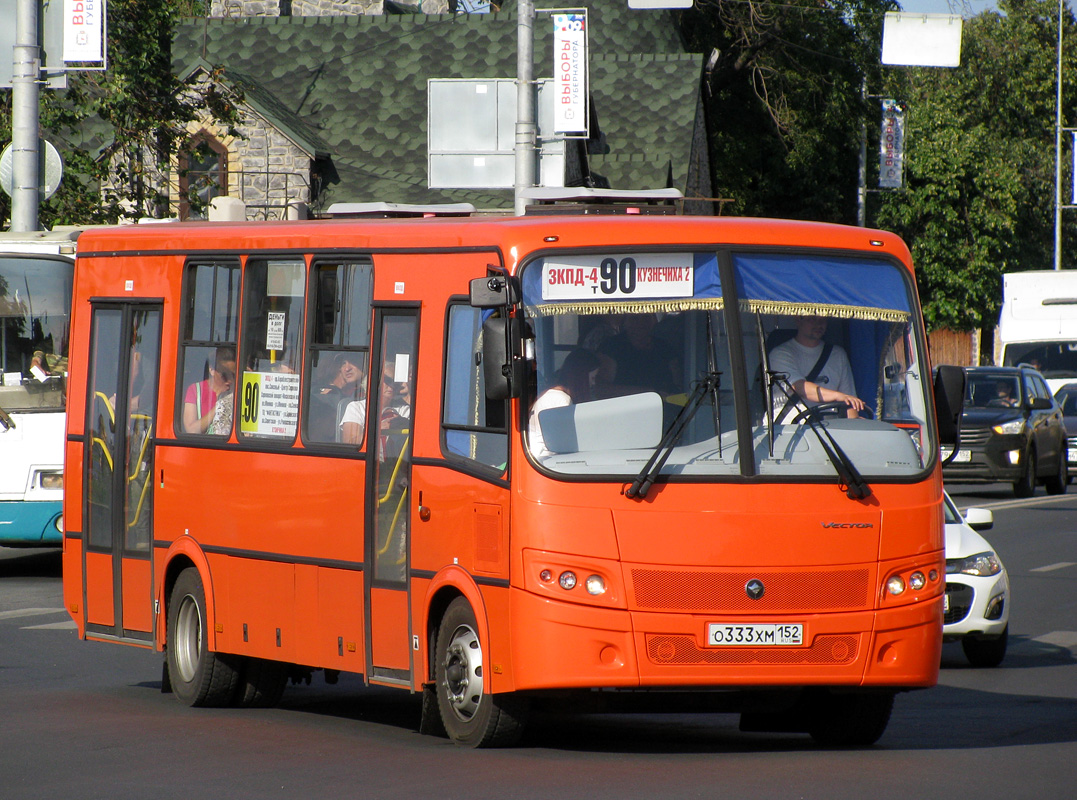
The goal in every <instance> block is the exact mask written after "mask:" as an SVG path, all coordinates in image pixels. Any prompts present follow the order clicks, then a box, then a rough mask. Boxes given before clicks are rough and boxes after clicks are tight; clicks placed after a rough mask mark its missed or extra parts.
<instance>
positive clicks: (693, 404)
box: [625, 372, 722, 499]
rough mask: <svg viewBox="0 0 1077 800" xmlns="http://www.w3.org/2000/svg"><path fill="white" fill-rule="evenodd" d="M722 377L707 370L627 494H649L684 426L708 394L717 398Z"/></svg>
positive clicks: (641, 496) (626, 490)
mask: <svg viewBox="0 0 1077 800" xmlns="http://www.w3.org/2000/svg"><path fill="white" fill-rule="evenodd" d="M721 379H722V373H720V372H707V373H705V374H704V375H703V378H702V379H701V380H700V381H699V382H698V383H697V384H696V385H695V387H694V388H693V389H692V393H691V394H690V395H688V401H687V402H686V403H685V404H684V407H683V408H681V410H680V411H678V412H677V416H676V417H674V418H673V422H671V423H670V424H669V428H667V429H666V432H665V433H664V434H663V435H662V441H660V442H659V443H658V447H656V448H655V451H654V453H652V454H651V457H650V458H649V459H648V460H647V464H646V465H645V466H644V467H643V469H642V470H640V473H639V475H637V476H636V479H635V480H634V481H632V485H631V486H629V487H628V488H627V489H625V495H626V496H628V497H638V498H640V499H643V498H644V497H646V496H647V492H648V491H650V488H651V486H653V485H654V480H655V478H657V477H658V473H659V472H661V470H662V467H663V466H665V463H666V461H667V460H668V459H669V456H670V454H671V453H672V452H673V448H674V447H675V446H676V444H677V440H678V439H680V438H681V433H683V432H684V426H685V425H687V424H688V423H689V422H690V421H691V419H692V417H694V416H695V414H696V412H697V411H698V410H699V407H700V406H701V405H702V404H703V401H704V399H706V397H707V395H708V394H713V396H714V397H715V398H717V397H718V389H719V386H720V384H721ZM718 436H719V439H720V438H721V431H719V433H718Z"/></svg>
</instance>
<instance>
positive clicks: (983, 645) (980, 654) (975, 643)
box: [961, 625, 1010, 667]
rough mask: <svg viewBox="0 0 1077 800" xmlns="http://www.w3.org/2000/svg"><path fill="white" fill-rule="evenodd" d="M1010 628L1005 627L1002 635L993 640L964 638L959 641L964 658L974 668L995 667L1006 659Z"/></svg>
mask: <svg viewBox="0 0 1077 800" xmlns="http://www.w3.org/2000/svg"><path fill="white" fill-rule="evenodd" d="M1009 638H1010V626H1009V625H1007V626H1006V627H1005V628H1004V629H1003V631H1002V635H1001V636H998V637H996V638H994V639H973V638H971V637H967V636H966V637H965V638H964V639H962V640H961V649H962V650H964V651H965V658H967V659H968V660H969V663H970V664H972V666H974V667H997V666H998V665H999V664H1001V663H1002V659H1004V658H1005V657H1006V646H1007V644H1009Z"/></svg>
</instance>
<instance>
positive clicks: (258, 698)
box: [236, 658, 288, 708]
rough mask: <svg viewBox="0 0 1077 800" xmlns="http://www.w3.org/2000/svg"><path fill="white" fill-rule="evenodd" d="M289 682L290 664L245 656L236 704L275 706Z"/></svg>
mask: <svg viewBox="0 0 1077 800" xmlns="http://www.w3.org/2000/svg"><path fill="white" fill-rule="evenodd" d="M287 684H288V665H287V664H284V663H282V662H280V661H270V660H268V659H265V658H245V659H244V660H243V671H242V674H241V677H240V679H239V689H238V691H237V692H236V705H238V706H242V707H243V708H273V707H274V706H275V705H277V704H278V703H279V702H280V698H281V695H283V694H284V687H285V686H287Z"/></svg>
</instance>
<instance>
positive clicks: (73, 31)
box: [63, 0, 105, 64]
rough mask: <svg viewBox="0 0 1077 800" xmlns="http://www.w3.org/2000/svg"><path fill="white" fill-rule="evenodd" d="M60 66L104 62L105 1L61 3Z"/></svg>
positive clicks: (87, 0) (70, 1)
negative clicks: (62, 57) (62, 55)
mask: <svg viewBox="0 0 1077 800" xmlns="http://www.w3.org/2000/svg"><path fill="white" fill-rule="evenodd" d="M63 30H64V63H65V64H70V63H85V62H99V61H104V60H105V57H104V50H105V0H64V24H63Z"/></svg>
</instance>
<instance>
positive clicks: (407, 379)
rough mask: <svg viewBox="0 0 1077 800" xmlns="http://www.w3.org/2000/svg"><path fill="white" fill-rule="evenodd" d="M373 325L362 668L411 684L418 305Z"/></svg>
mask: <svg viewBox="0 0 1077 800" xmlns="http://www.w3.org/2000/svg"><path fill="white" fill-rule="evenodd" d="M374 324H375V330H376V331H377V336H378V338H377V347H376V351H375V352H374V354H373V361H372V363H373V364H374V367H373V369H374V370H375V372H374V375H372V378H374V379H375V380H372V381H371V382H370V386H371V389H372V390H374V391H376V392H377V394H376V395H374V398H373V399H374V401H375V402H374V403H372V404H371V410H372V412H373V413H372V414H371V418H370V419H369V420H368V434H367V441H368V442H370V446H369V447H368V448H367V458H368V459H370V461H369V463H368V468H367V487H366V491H367V495H366V497H367V503H366V508H367V515H366V568H367V581H366V586H367V597H366V600H367V602H366V609H367V612H366V613H367V615H368V616H367V625H366V630H367V637H368V639H367V653H368V656H367V662H368V663H367V668H368V675H369V676H370V679H371V680H374V681H377V682H381V683H399V684H404V685H410V684H411V671H412V661H411V658H412V648H411V625H410V614H409V607H410V603H409V596H408V544H409V539H410V533H411V514H410V510H409V509H410V508H411V507H412V505H413V503H412V501H411V497H410V493H411V448H412V433H413V430H412V428H413V413H412V397H413V390H414V386H415V374H416V373H415V359H416V355H417V353H418V332H419V317H418V311H417V310H416V309H410V308H399V307H394V308H382V309H378V310H377V313H376V316H375V320H374Z"/></svg>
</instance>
